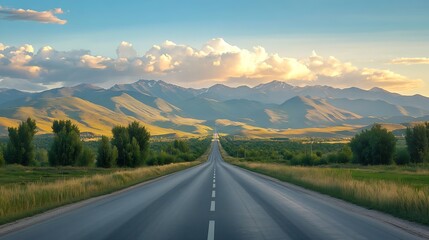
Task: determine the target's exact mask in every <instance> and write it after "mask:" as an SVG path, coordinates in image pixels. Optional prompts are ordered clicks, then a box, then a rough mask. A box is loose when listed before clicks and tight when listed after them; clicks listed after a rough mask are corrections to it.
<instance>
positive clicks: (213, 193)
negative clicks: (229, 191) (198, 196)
mask: <svg viewBox="0 0 429 240" xmlns="http://www.w3.org/2000/svg"><path fill="white" fill-rule="evenodd" d="M214 197H216V191H215V190H213V191H212V198H214Z"/></svg>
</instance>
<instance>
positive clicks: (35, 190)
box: [0, 150, 209, 224]
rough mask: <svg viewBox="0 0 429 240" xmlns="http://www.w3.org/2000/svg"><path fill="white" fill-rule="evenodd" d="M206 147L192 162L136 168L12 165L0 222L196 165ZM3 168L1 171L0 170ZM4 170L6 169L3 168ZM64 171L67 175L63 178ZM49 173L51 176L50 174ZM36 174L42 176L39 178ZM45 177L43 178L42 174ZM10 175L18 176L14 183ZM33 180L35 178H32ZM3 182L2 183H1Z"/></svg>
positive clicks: (0, 191) (0, 189)
mask: <svg viewBox="0 0 429 240" xmlns="http://www.w3.org/2000/svg"><path fill="white" fill-rule="evenodd" d="M208 153H209V150H207V152H206V153H204V154H203V155H202V156H201V157H199V158H198V159H197V160H195V161H193V162H182V163H173V164H168V165H163V166H150V167H141V168H137V169H119V170H115V169H112V170H105V169H86V170H85V169H81V168H73V167H70V169H69V168H61V169H59V170H58V169H55V168H45V171H44V170H40V172H39V171H36V173H34V171H35V170H34V169H32V168H29V170H28V171H30V172H32V171H33V173H32V174H30V175H28V176H24V175H25V174H23V172H26V171H27V170H25V169H26V168H24V167H21V168H22V169H19V168H20V167H17V166H12V167H11V168H12V169H13V170H15V174H9V175H7V176H6V177H3V179H2V180H1V182H2V184H1V185H0V196H1V197H0V224H5V223H8V222H12V221H15V220H17V219H20V218H24V217H29V216H32V215H35V214H37V213H41V212H44V211H46V210H49V209H53V208H56V207H59V206H62V205H66V204H70V203H74V202H78V201H81V200H85V199H88V198H92V197H96V196H100V195H104V194H108V193H112V192H115V191H117V190H120V189H123V188H127V187H130V186H132V185H135V184H138V183H141V182H144V181H148V180H151V179H154V178H157V177H160V176H163V175H167V174H170V173H174V172H177V171H180V170H183V169H186V168H190V167H193V166H196V165H198V164H200V163H202V162H204V161H206V160H207V156H208ZM17 169H18V170H17ZM2 171H3V170H2ZM5 171H7V168H6V169H5ZM64 171H68V172H69V175H67V174H65V175H67V177H64V174H63V173H64ZM50 174H51V175H50ZM39 175H42V178H41V180H39V178H38V177H40V176H39ZM45 175H46V176H49V177H43V176H45ZM13 176H18V177H19V176H21V177H22V178H21V179H20V180H18V181H15V183H13V182H12V180H13ZM34 180H35V181H34ZM3 183H5V184H3Z"/></svg>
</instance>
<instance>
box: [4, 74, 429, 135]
mask: <svg viewBox="0 0 429 240" xmlns="http://www.w3.org/2000/svg"><path fill="white" fill-rule="evenodd" d="M27 117H32V118H34V119H36V121H37V125H38V128H39V129H38V131H39V133H49V132H51V128H50V127H51V123H52V121H53V120H54V119H72V120H73V121H74V122H75V123H76V124H77V125H78V126H79V127H80V129H81V131H82V132H90V133H93V134H97V135H100V134H105V135H110V130H111V128H112V126H114V125H126V124H127V123H128V122H130V121H134V120H136V121H140V122H142V123H143V124H144V125H145V126H146V127H147V128H148V129H149V131H150V132H151V133H152V135H161V136H162V135H172V134H174V135H176V136H179V137H181V136H199V135H205V134H209V133H210V132H211V131H213V129H214V128H215V127H216V128H217V130H218V131H220V132H224V133H228V134H240V135H247V136H252V137H273V136H275V137H278V136H302V135H315V136H350V135H352V134H354V133H355V132H356V131H358V130H359V129H362V128H365V127H366V126H368V125H371V124H373V123H375V122H378V123H386V124H387V123H389V124H390V125H389V126H396V127H394V128H395V129H393V130H398V129H403V128H405V125H404V124H402V123H410V122H417V121H425V120H429V98H427V97H425V96H422V95H413V96H404V95H400V94H397V93H392V92H388V91H385V90H383V89H381V88H373V89H370V90H363V89H359V88H354V87H352V88H346V89H339V88H333V87H328V86H305V87H298V86H292V85H289V84H287V83H284V82H280V81H272V82H270V83H266V84H260V85H258V86H255V87H247V86H240V87H228V86H225V85H221V84H217V85H214V86H212V87H209V88H202V89H194V88H184V87H180V86H177V85H174V84H170V83H167V82H164V81H161V80H158V81H156V80H140V81H137V82H135V83H131V84H120V85H114V86H113V87H111V88H109V89H104V88H100V87H97V86H93V85H89V84H81V85H78V86H74V87H63V88H57V89H51V90H47V91H44V92H38V93H29V92H21V91H18V90H15V89H0V134H2V135H5V134H7V127H9V126H13V125H16V124H17V123H18V122H19V121H20V120H23V119H25V118H27Z"/></svg>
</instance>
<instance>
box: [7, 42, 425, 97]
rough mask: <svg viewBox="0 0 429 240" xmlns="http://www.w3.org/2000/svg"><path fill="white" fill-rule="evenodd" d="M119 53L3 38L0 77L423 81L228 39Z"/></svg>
mask: <svg viewBox="0 0 429 240" xmlns="http://www.w3.org/2000/svg"><path fill="white" fill-rule="evenodd" d="M116 53H117V57H116V58H109V57H105V56H96V55H93V54H91V52H90V51H88V50H73V51H58V50H55V49H54V48H52V47H50V46H44V47H42V48H40V49H38V50H37V51H35V50H34V48H33V47H32V46H31V45H28V44H26V45H23V46H19V47H13V46H6V45H4V44H1V43H0V78H3V79H6V78H8V79H17V80H16V81H20V80H22V79H24V80H27V81H30V82H31V83H32V84H38V86H42V87H50V86H52V85H54V86H58V85H59V84H60V85H63V86H70V85H76V84H78V83H83V82H84V83H92V84H102V85H103V86H107V85H109V84H115V83H127V82H133V81H135V80H137V79H141V78H145V79H162V80H165V81H169V82H172V83H176V84H179V85H183V86H190V87H201V86H209V85H212V84H214V83H225V84H228V85H238V84H246V85H257V84H260V83H263V82H268V81H272V80H280V81H284V82H288V83H292V84H295V85H315V84H319V85H330V86H334V87H350V86H355V87H360V88H365V89H369V88H372V87H382V88H385V89H387V90H391V91H402V92H404V91H409V90H410V89H416V88H418V87H421V86H422V84H423V82H422V80H419V79H411V78H408V77H406V76H403V75H400V74H398V73H395V72H392V71H390V70H383V69H372V68H358V67H356V66H354V65H353V64H352V63H350V62H343V61H341V60H339V59H337V58H335V57H334V56H328V57H323V56H319V55H318V54H317V53H316V52H313V53H312V54H311V55H310V56H309V57H308V58H304V59H297V58H292V57H284V56H280V55H279V54H277V53H268V52H267V51H266V50H265V48H263V47H261V46H256V47H253V48H252V49H243V48H240V47H238V46H234V45H231V44H229V43H227V42H226V41H225V40H223V39H222V38H217V39H212V40H210V41H208V42H207V43H206V44H204V45H203V46H202V47H201V48H199V49H197V48H193V47H190V46H187V45H183V44H176V43H174V42H172V41H165V42H163V43H162V44H159V45H153V46H152V47H151V48H150V49H149V50H148V51H147V52H146V53H144V54H143V55H141V56H139V55H138V54H137V52H136V51H135V49H134V48H133V45H132V44H131V43H128V42H121V43H120V44H119V46H118V47H117V49H116ZM1 85H2V83H0V86H1Z"/></svg>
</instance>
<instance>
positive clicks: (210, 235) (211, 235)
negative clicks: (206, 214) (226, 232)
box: [207, 220, 215, 240]
mask: <svg viewBox="0 0 429 240" xmlns="http://www.w3.org/2000/svg"><path fill="white" fill-rule="evenodd" d="M214 230H215V221H214V220H210V221H209V232H208V234H207V240H214Z"/></svg>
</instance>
